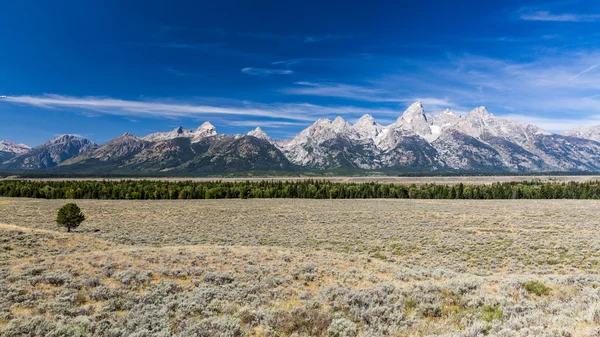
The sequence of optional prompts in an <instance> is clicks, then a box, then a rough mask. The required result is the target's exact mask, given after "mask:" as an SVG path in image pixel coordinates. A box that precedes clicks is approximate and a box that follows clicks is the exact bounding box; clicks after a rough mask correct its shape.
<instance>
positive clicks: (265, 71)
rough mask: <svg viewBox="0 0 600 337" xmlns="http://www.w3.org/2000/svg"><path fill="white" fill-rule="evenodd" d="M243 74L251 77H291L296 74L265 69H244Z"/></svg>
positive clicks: (288, 71)
mask: <svg viewBox="0 0 600 337" xmlns="http://www.w3.org/2000/svg"><path fill="white" fill-rule="evenodd" d="M241 72H242V73H244V74H246V75H251V76H271V75H291V74H293V73H294V72H293V71H292V70H289V69H265V68H254V67H246V68H242V70H241Z"/></svg>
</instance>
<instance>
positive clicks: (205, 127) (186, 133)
mask: <svg viewBox="0 0 600 337" xmlns="http://www.w3.org/2000/svg"><path fill="white" fill-rule="evenodd" d="M216 134H217V131H216V129H215V127H214V125H212V124H210V123H209V122H205V123H204V124H202V125H200V126H199V127H198V129H196V131H193V130H189V129H186V128H184V127H181V126H179V127H176V128H175V129H173V130H171V131H168V132H156V133H152V134H149V135H147V136H145V137H143V138H142V139H143V140H146V141H149V142H158V141H163V140H171V139H175V138H190V139H192V142H195V141H199V140H201V139H202V138H205V137H209V136H214V135H216Z"/></svg>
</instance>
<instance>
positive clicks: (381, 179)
mask: <svg viewBox="0 0 600 337" xmlns="http://www.w3.org/2000/svg"><path fill="white" fill-rule="evenodd" d="M14 179H22V180H35V181H73V180H75V181H102V180H109V181H110V180H116V181H121V180H157V181H198V182H202V181H215V180H221V181H230V182H236V181H251V182H254V181H303V180H308V179H313V180H327V181H331V182H340V183H370V182H376V183H388V184H404V185H410V184H449V185H450V184H458V183H463V184H469V185H470V184H473V185H475V184H492V183H497V182H501V183H502V182H525V181H538V182H556V183H566V182H580V183H581V182H588V181H597V180H600V175H575V176H566V175H565V176H562V175H558V176H556V175H523V176H509V175H506V176H431V177H398V176H360V177H347V176H311V177H296V176H289V177H282V176H273V177H269V176H264V177H262V176H261V177H239V178H220V177H198V178H194V177H179V178H178V177H160V178H156V177H129V178H79V177H69V178H19V177H18V176H9V177H7V178H1V177H0V181H2V180H14Z"/></svg>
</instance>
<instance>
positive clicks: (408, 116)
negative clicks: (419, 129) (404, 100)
mask: <svg viewBox="0 0 600 337" xmlns="http://www.w3.org/2000/svg"><path fill="white" fill-rule="evenodd" d="M398 120H403V121H405V122H407V123H413V122H418V121H421V120H425V121H427V116H425V109H423V104H421V102H415V103H413V104H411V105H410V106H409V107H408V109H406V110H405V111H404V113H402V116H400V118H399V119H398Z"/></svg>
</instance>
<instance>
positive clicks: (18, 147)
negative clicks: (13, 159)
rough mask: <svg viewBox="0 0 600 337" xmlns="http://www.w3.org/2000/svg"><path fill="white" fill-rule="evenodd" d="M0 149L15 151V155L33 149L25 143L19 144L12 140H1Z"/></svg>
mask: <svg viewBox="0 0 600 337" xmlns="http://www.w3.org/2000/svg"><path fill="white" fill-rule="evenodd" d="M0 151H1V152H8V153H13V154H15V155H17V156H18V155H21V154H23V153H26V152H29V151H31V147H29V146H27V145H25V144H17V143H15V142H13V141H10V140H3V141H0Z"/></svg>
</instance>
